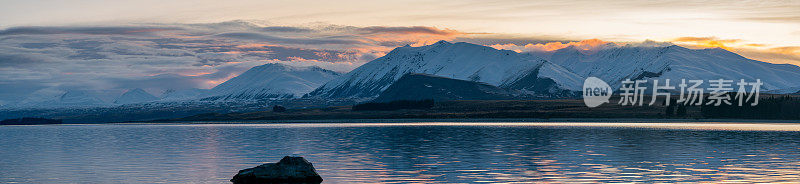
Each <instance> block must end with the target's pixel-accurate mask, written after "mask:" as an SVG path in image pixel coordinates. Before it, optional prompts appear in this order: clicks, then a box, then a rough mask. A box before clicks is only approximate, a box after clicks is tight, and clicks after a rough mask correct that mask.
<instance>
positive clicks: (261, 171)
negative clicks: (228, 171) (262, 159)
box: [231, 156, 322, 184]
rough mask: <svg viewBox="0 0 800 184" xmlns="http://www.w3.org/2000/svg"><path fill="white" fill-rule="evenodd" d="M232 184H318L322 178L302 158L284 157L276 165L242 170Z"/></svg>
mask: <svg viewBox="0 0 800 184" xmlns="http://www.w3.org/2000/svg"><path fill="white" fill-rule="evenodd" d="M231 182H233V183H234V184H271V183H296V184H299V183H309V184H312V183H313V184H318V183H321V182H322V177H320V176H319V174H317V171H316V170H314V166H313V165H311V162H308V160H306V159H304V158H303V157H290V156H286V157H283V159H281V161H278V163H268V164H264V165H260V166H258V167H254V168H249V169H244V170H241V171H239V174H236V176H233V179H231Z"/></svg>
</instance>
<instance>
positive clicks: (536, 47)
mask: <svg viewBox="0 0 800 184" xmlns="http://www.w3.org/2000/svg"><path fill="white" fill-rule="evenodd" d="M609 43H613V42H607V41H603V40H600V39H588V40H582V41H579V42H566V43H562V42H548V43H544V44H541V43H537V44H532V43H529V44H526V45H517V44H513V43H509V44H494V45H490V47H492V48H495V49H505V50H513V51H516V52H530V51H555V50H558V49H563V48H567V47H575V48H576V49H578V50H584V51H588V50H595V49H596V48H598V47H601V46H603V45H605V44H609Z"/></svg>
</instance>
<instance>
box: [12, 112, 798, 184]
mask: <svg viewBox="0 0 800 184" xmlns="http://www.w3.org/2000/svg"><path fill="white" fill-rule="evenodd" d="M286 155H294V156H303V157H305V158H306V159H307V160H309V161H310V162H312V163H313V164H314V166H315V167H316V169H317V172H318V173H319V174H320V175H321V176H322V177H323V179H324V180H325V181H324V182H323V183H484V182H485V183H515V182H527V183H530V182H556V183H564V182H567V183H570V182H589V183H608V182H647V183H653V182H734V183H736V182H742V183H747V182H768V183H769V182H797V181H800V124H753V123H559V122H549V123H480V122H470V123H436V122H429V123H413V122H412V123H297V124H278V123H269V124H266V123H265V124H102V125H44V126H0V168H2V169H0V183H230V182H229V181H228V180H230V179H231V177H233V175H235V174H236V173H237V172H238V171H239V170H240V169H244V168H250V167H254V166H257V165H260V164H262V163H271V162H277V161H278V160H280V159H281V158H282V157H283V156H286Z"/></svg>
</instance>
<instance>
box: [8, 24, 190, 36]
mask: <svg viewBox="0 0 800 184" xmlns="http://www.w3.org/2000/svg"><path fill="white" fill-rule="evenodd" d="M170 30H179V29H178V28H173V27H135V26H130V27H128V26H122V27H13V28H8V29H5V30H2V31H0V36H7V35H43V34H87V35H136V34H150V33H155V32H160V31H170Z"/></svg>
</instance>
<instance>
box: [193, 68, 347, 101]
mask: <svg viewBox="0 0 800 184" xmlns="http://www.w3.org/2000/svg"><path fill="white" fill-rule="evenodd" d="M339 75H340V74H339V73H337V72H334V71H330V70H326V69H322V68H320V67H317V66H310V67H299V66H289V65H285V64H279V63H269V64H264V65H260V66H256V67H253V68H251V69H250V70H247V71H246V72H244V73H242V74H241V75H239V76H236V77H234V78H232V79H230V80H228V81H225V82H224V83H222V84H220V85H218V86H216V87H214V88H212V89H211V92H210V94H211V97H207V98H205V99H207V100H234V99H245V100H247V99H281V98H295V97H301V96H302V95H304V94H306V93H308V92H310V91H312V90H314V89H315V88H317V87H319V86H320V85H322V84H323V83H325V82H327V81H329V80H331V79H333V78H335V77H338V76H339Z"/></svg>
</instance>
